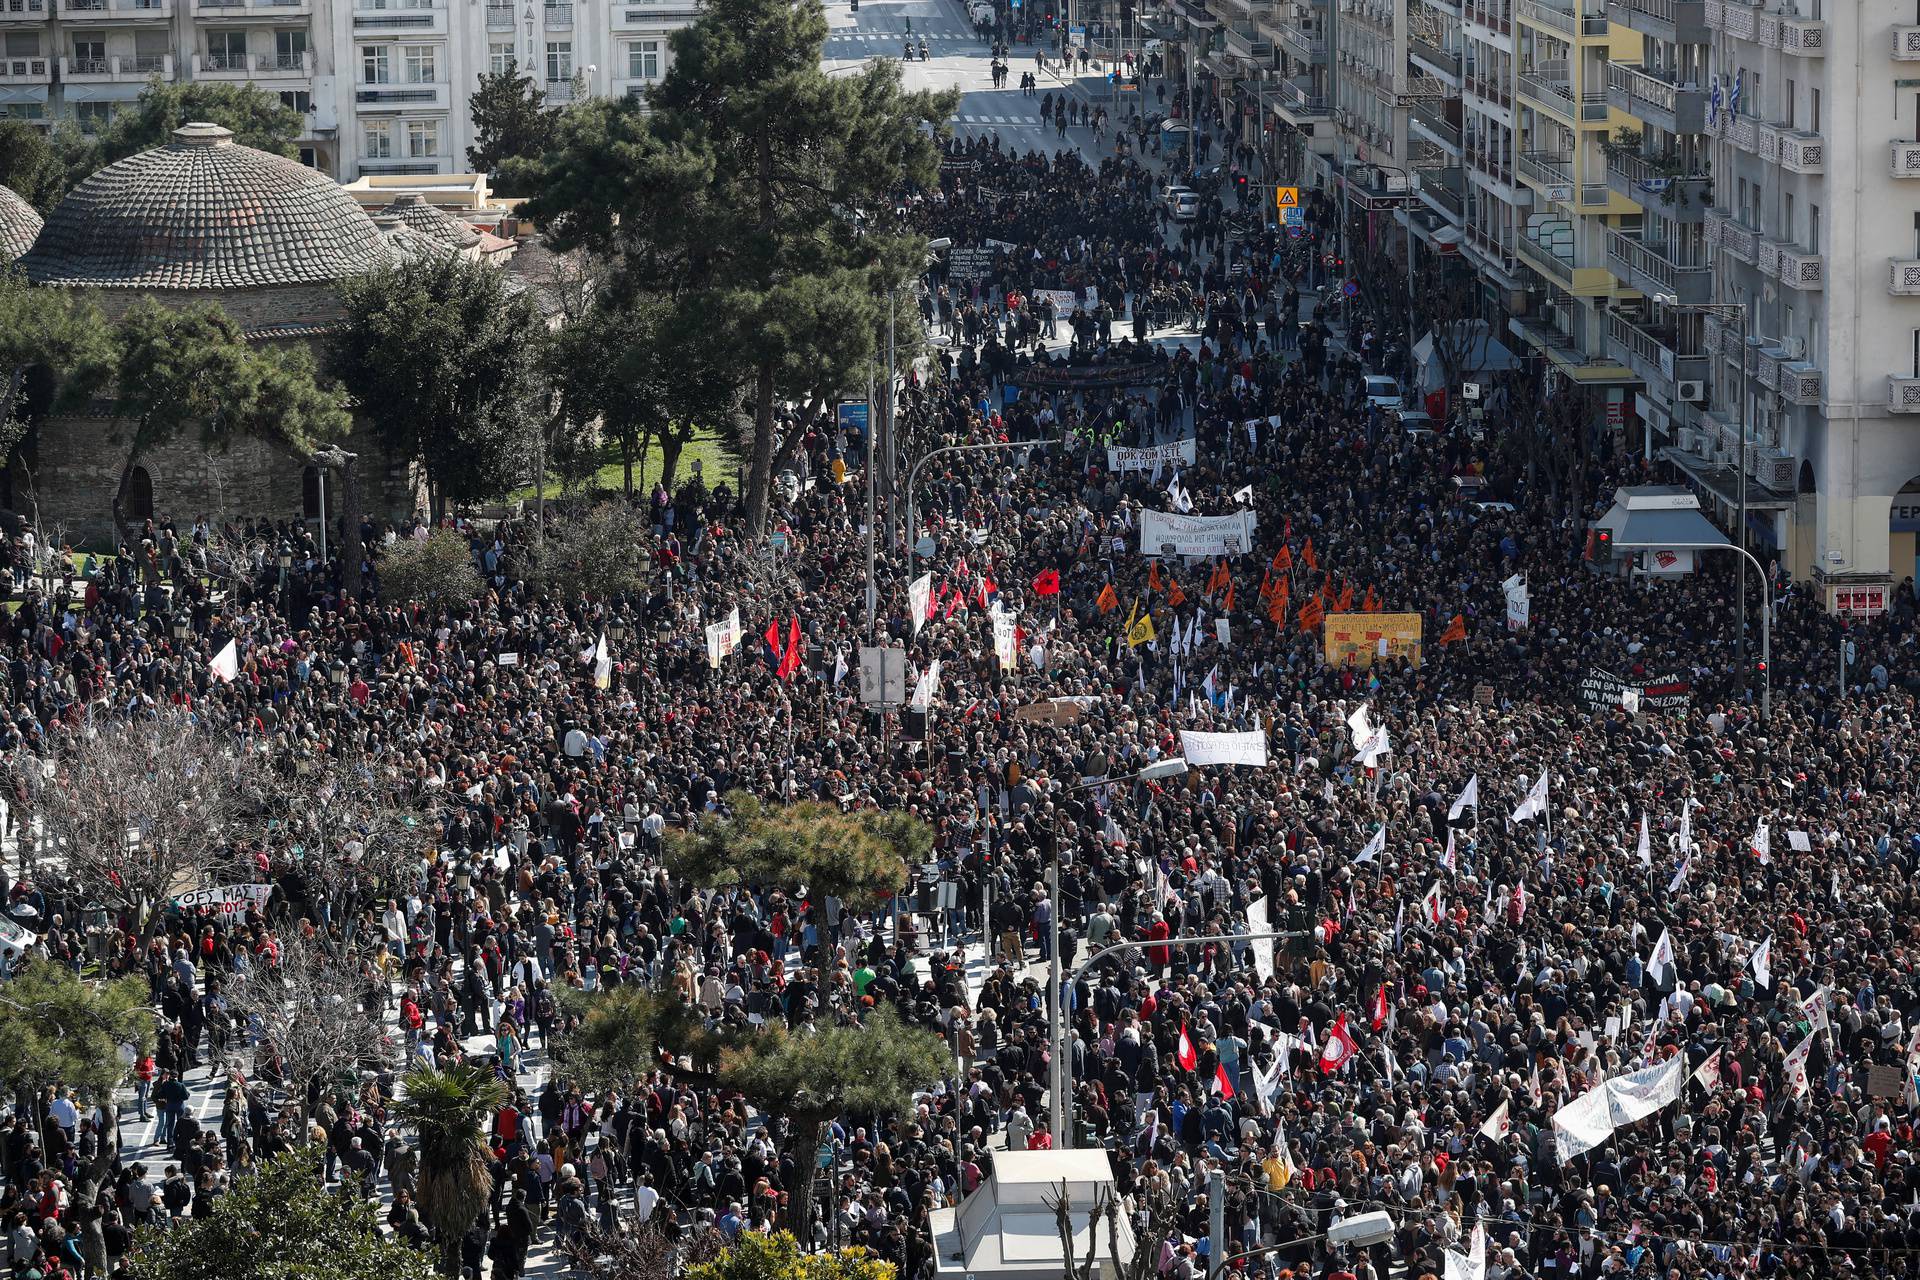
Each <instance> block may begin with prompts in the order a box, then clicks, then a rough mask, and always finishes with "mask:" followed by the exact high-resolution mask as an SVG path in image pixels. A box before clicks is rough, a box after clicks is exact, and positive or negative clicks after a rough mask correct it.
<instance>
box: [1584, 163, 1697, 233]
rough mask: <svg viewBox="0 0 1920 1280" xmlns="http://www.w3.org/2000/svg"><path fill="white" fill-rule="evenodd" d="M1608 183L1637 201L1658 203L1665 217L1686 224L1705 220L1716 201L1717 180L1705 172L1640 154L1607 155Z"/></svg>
mask: <svg viewBox="0 0 1920 1280" xmlns="http://www.w3.org/2000/svg"><path fill="white" fill-rule="evenodd" d="M1607 186H1608V187H1610V188H1612V189H1613V191H1615V192H1616V193H1618V194H1620V195H1623V196H1625V197H1626V198H1627V199H1629V200H1632V201H1633V202H1635V203H1636V204H1641V205H1645V206H1646V207H1647V208H1649V209H1651V208H1654V207H1655V206H1658V207H1659V213H1660V216H1661V217H1663V218H1666V219H1668V220H1670V221H1673V222H1678V223H1681V224H1682V225H1685V226H1693V225H1695V224H1697V223H1699V222H1701V221H1702V220H1703V219H1705V217H1706V216H1707V207H1708V205H1710V204H1711V203H1712V202H1713V180H1712V179H1711V178H1708V177H1707V176H1706V175H1705V174H1697V173H1684V172H1682V171H1681V166H1680V164H1678V163H1677V162H1675V161H1672V160H1665V161H1662V160H1656V159H1654V158H1652V157H1650V156H1643V155H1640V154H1637V153H1635V154H1623V153H1618V152H1616V153H1615V154H1614V155H1611V156H1609V157H1607Z"/></svg>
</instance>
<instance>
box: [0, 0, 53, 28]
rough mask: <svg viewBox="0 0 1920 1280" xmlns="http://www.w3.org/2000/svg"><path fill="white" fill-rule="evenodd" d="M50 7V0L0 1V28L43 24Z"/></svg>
mask: <svg viewBox="0 0 1920 1280" xmlns="http://www.w3.org/2000/svg"><path fill="white" fill-rule="evenodd" d="M52 7H53V4H52V0H0V27H5V26H29V25H31V24H33V23H36V22H45V21H46V20H47V19H48V18H49V17H51V16H52V14H51V13H49V12H48V11H49V10H50V9H51V8H52Z"/></svg>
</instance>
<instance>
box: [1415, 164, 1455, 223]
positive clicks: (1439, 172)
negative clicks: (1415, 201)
mask: <svg viewBox="0 0 1920 1280" xmlns="http://www.w3.org/2000/svg"><path fill="white" fill-rule="evenodd" d="M1416 172H1417V174H1418V176H1419V179H1420V194H1421V195H1422V196H1423V197H1425V198H1426V199H1427V201H1428V202H1430V203H1432V204H1436V205H1439V206H1440V207H1441V208H1442V209H1444V210H1446V211H1447V213H1448V215H1449V216H1451V217H1452V218H1453V219H1454V221H1456V222H1458V221H1460V220H1461V219H1463V218H1465V217H1466V213H1467V209H1466V201H1465V199H1464V198H1463V195H1462V192H1463V191H1464V190H1465V181H1466V174H1465V171H1464V170H1461V169H1459V168H1448V169H1420V170H1417V171H1416Z"/></svg>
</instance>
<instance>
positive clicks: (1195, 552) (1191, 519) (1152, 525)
mask: <svg viewBox="0 0 1920 1280" xmlns="http://www.w3.org/2000/svg"><path fill="white" fill-rule="evenodd" d="M1253 530H1254V520H1253V512H1252V511H1251V510H1247V511H1236V512H1234V513H1233V514H1232V515H1230V516H1182V515H1175V514H1174V513H1172V512H1170V511H1142V512H1141V513H1140V554H1141V555H1146V556H1158V555H1178V556H1224V555H1239V554H1241V553H1242V552H1246V551H1251V550H1252V549H1253ZM1169 547H1171V548H1172V550H1171V551H1169V550H1168V548H1169Z"/></svg>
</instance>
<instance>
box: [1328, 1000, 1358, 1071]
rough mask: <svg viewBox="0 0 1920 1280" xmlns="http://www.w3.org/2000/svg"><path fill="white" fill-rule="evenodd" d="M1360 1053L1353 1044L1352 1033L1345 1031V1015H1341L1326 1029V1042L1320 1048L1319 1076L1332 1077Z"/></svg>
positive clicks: (1356, 1045)
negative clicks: (1348, 1060) (1349, 1059)
mask: <svg viewBox="0 0 1920 1280" xmlns="http://www.w3.org/2000/svg"><path fill="white" fill-rule="evenodd" d="M1359 1051H1360V1046H1359V1045H1358V1044H1356V1043H1354V1039H1353V1033H1352V1032H1351V1031H1348V1030H1347V1015H1346V1014H1344V1013H1343V1014H1341V1015H1340V1018H1339V1020H1338V1021H1337V1022H1335V1023H1334V1024H1333V1025H1332V1026H1331V1027H1329V1028H1327V1042H1326V1044H1324V1045H1322V1046H1321V1048H1320V1074H1322V1075H1332V1074H1333V1073H1334V1072H1336V1071H1338V1070H1339V1069H1340V1068H1341V1067H1344V1066H1345V1065H1347V1059H1348V1058H1351V1057H1352V1056H1353V1055H1354V1054H1356V1053H1358V1052H1359Z"/></svg>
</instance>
